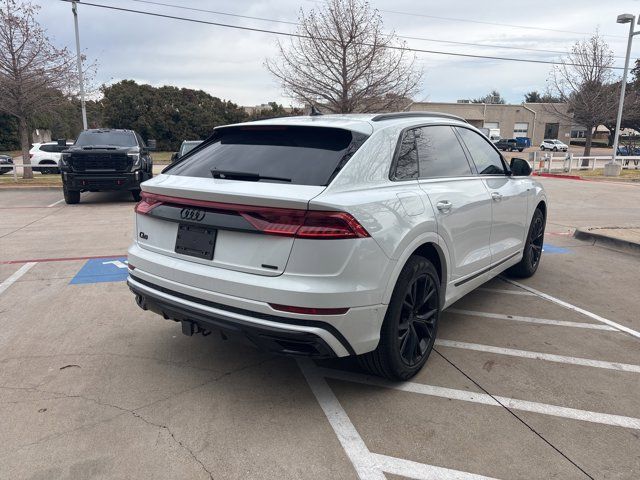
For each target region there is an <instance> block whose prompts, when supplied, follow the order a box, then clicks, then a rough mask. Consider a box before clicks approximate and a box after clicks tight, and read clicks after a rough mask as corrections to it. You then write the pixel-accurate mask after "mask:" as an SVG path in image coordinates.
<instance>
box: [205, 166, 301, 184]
mask: <svg viewBox="0 0 640 480" xmlns="http://www.w3.org/2000/svg"><path fill="white" fill-rule="evenodd" d="M211 175H212V176H213V178H221V179H223V180H246V181H248V182H258V181H260V180H275V181H277V182H289V183H291V179H290V178H285V177H270V176H268V175H260V174H259V173H253V172H234V171H232V170H218V169H217V168H213V169H212V170H211Z"/></svg>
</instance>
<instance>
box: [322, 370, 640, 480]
mask: <svg viewBox="0 0 640 480" xmlns="http://www.w3.org/2000/svg"><path fill="white" fill-rule="evenodd" d="M318 371H319V373H320V374H321V375H322V376H324V377H327V378H335V379H337V380H345V381H348V382H356V383H362V384H365V385H373V386H375V387H382V388H391V389H394V390H401V391H403V392H410V393H418V394H420V395H429V396H433V397H441V398H447V399H451V400H461V401H464V402H471V403H479V404H481V405H491V406H502V405H504V406H506V407H508V408H511V409H514V410H521V411H525V412H532V413H541V414H543V415H550V416H554V417H562V418H569V419H572V420H581V421H584V422H590V423H600V424H603V425H612V426H615V427H624V428H632V429H635V430H640V418H635V417H626V416H623V415H611V414H608V413H600V412H592V411H589V410H579V409H577V408H568V407H561V406H558V405H550V404H547V403H539V402H529V401H527V400H518V399H515V398H509V397H501V396H497V395H496V396H493V397H492V396H491V395H488V394H486V393H478V392H470V391H468V390H457V389H453V388H445V387H438V386H435V385H427V384H423V383H416V382H390V381H388V380H384V379H382V378H377V377H369V376H367V375H360V374H357V373H351V372H345V371H342V370H332V369H327V368H319V369H318ZM418 478H420V477H418Z"/></svg>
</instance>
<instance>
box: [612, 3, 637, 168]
mask: <svg viewBox="0 0 640 480" xmlns="http://www.w3.org/2000/svg"><path fill="white" fill-rule="evenodd" d="M635 20H636V17H635V16H634V15H631V14H629V13H626V14H622V15H618V19H617V23H622V24H625V23H629V24H630V25H629V42H628V43H627V55H626V57H625V61H624V73H623V74H622V82H621V88H620V103H619V104H618V117H617V119H616V132H615V134H614V136H613V160H612V162H611V163H615V162H616V157H617V155H618V141H619V139H620V126H621V124H622V110H623V109H624V95H625V91H626V88H627V72H628V71H629V59H630V57H631V43H632V42H633V37H634V35H638V34H640V31H637V32H634V29H635ZM620 166H622V159H620Z"/></svg>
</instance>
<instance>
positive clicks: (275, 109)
mask: <svg viewBox="0 0 640 480" xmlns="http://www.w3.org/2000/svg"><path fill="white" fill-rule="evenodd" d="M267 105H268V108H262V109H259V110H256V111H255V112H253V113H252V114H251V115H250V116H249V119H250V120H264V119H267V118H278V117H294V116H296V115H302V114H303V111H302V109H300V108H294V107H290V108H289V109H286V108H285V107H283V106H282V105H280V104H279V103H277V102H269V103H267Z"/></svg>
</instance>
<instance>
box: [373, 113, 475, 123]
mask: <svg viewBox="0 0 640 480" xmlns="http://www.w3.org/2000/svg"><path fill="white" fill-rule="evenodd" d="M419 117H431V118H449V119H451V120H459V121H461V122H464V123H469V122H467V121H466V120H465V119H464V118H462V117H458V116H457V115H451V114H450V113H440V112H395V113H381V114H380V115H376V116H375V117H373V118H372V119H371V121H372V122H381V121H383V120H394V119H396V118H419Z"/></svg>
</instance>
